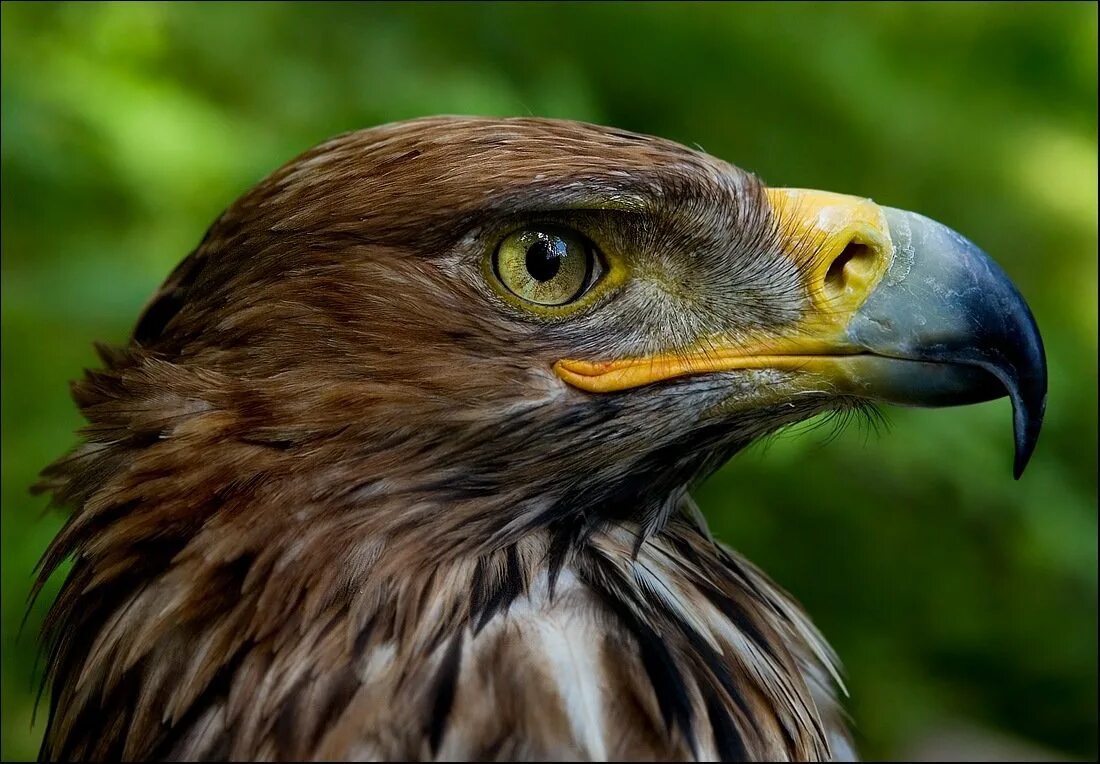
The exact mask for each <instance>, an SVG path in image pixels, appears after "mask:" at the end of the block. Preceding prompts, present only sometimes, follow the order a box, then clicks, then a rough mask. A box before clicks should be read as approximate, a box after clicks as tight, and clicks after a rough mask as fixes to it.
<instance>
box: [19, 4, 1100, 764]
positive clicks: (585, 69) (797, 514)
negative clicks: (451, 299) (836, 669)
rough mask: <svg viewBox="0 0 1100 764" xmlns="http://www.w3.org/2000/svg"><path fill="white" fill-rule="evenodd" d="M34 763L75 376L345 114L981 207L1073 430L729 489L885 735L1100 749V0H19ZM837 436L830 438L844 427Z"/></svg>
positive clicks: (957, 223)
mask: <svg viewBox="0 0 1100 764" xmlns="http://www.w3.org/2000/svg"><path fill="white" fill-rule="evenodd" d="M2 42H3V54H2V55H3V59H2V60H3V108H2V119H3V124H2V127H3V141H2V144H3V147H2V153H3V176H2V181H3V194H2V214H3V242H2V249H3V269H2V276H3V293H2V296H3V357H2V368H3V511H2V521H3V528H2V533H0V541H2V551H3V608H2V616H3V620H2V625H0V632H2V633H0V636H2V645H3V684H2V700H3V727H2V733H3V751H2V753H3V757H4V758H5V759H8V758H19V757H28V756H32V755H33V754H34V753H35V752H36V747H37V740H38V737H39V736H40V735H41V729H42V719H41V716H42V715H41V713H40V714H39V718H38V721H37V724H35V725H33V726H32V707H33V701H34V690H35V686H36V679H35V676H36V674H35V672H36V668H35V645H34V641H35V640H34V636H35V631H36V629H37V627H38V625H39V623H40V621H41V617H42V613H43V611H44V609H45V606H46V604H47V602H48V600H49V598H50V595H51V594H52V592H54V591H55V590H56V581H55V582H53V586H50V587H47V591H46V594H45V595H44V596H43V597H42V600H41V601H40V602H39V603H38V604H36V605H35V606H34V608H33V609H32V611H31V613H30V616H29V619H28V623H27V626H26V627H25V628H24V629H23V630H22V633H20V621H21V619H22V617H23V613H24V609H25V603H26V596H27V592H28V589H29V585H30V581H31V575H32V574H31V571H32V568H33V567H34V564H35V561H36V560H37V558H38V556H39V554H40V553H41V552H42V549H43V548H44V546H45V545H46V543H47V541H48V540H49V538H50V537H51V535H52V534H53V533H54V532H55V530H56V529H57V527H58V526H59V524H60V522H61V519H62V518H61V517H60V514H59V513H46V514H43V509H44V504H45V502H44V500H42V499H40V498H32V497H30V496H29V495H28V493H27V486H28V485H29V484H30V483H31V482H32V481H33V480H34V477H35V474H36V472H37V471H38V469H40V468H41V467H42V466H43V465H45V464H46V463H47V462H48V461H50V460H51V459H53V458H54V457H56V456H57V455H59V454H60V453H61V452H62V451H64V450H65V449H66V448H67V447H68V446H69V445H71V444H72V443H73V442H75V436H74V435H73V431H74V429H75V428H76V427H77V426H78V425H79V424H80V420H79V417H78V415H77V413H76V411H75V409H74V407H73V405H72V404H71V402H70V401H69V399H68V397H67V395H66V388H65V382H66V380H67V379H70V378H73V377H75V376H77V375H78V374H79V372H80V369H81V368H82V367H83V366H85V365H90V364H92V363H94V357H93V353H92V349H91V343H92V341H93V340H96V339H104V340H109V341H114V342H121V341H123V340H124V339H125V338H126V336H127V333H128V331H129V329H130V328H131V324H132V321H133V320H134V319H135V318H136V315H137V312H138V310H139V308H140V306H141V305H142V304H143V302H144V300H145V299H146V297H147V296H148V295H149V294H150V293H151V292H152V290H153V289H154V287H155V286H156V285H157V284H158V283H159V282H160V281H161V280H162V279H163V278H164V277H165V276H166V275H167V273H168V271H169V270H170V269H171V267H172V266H173V265H174V263H176V262H177V261H178V260H179V259H180V258H182V257H183V256H184V255H185V254H186V253H187V252H188V251H189V250H190V248H191V247H192V246H193V245H194V244H195V243H196V242H197V241H198V240H199V238H200V237H201V236H202V233H203V231H204V230H205V227H206V226H207V225H208V224H209V223H210V222H211V221H212V220H213V219H214V217H215V216H216V215H217V214H218V213H219V212H220V211H221V209H222V208H223V207H225V206H226V205H227V204H228V203H229V202H230V201H232V200H233V199H234V198H235V197H236V196H237V195H238V194H239V193H240V192H242V191H243V190H244V189H246V188H247V187H248V186H250V185H251V184H252V183H254V182H255V181H257V180H258V179H259V178H261V177H262V176H263V175H264V174H266V173H267V172H269V171H270V170H272V169H273V168H274V167H276V166H277V165H279V164H281V163H282V162H283V161H285V160H286V159H288V158H290V157H291V156H293V155H295V154H296V153H298V152H299V151H301V150H303V149H304V148H306V147H308V146H310V145H311V144H313V143H315V142H317V141H319V140H321V139H323V138H325V137H328V136H330V135H332V134H334V133H338V132H341V131H344V130H348V129H353V128H358V127H363V126H369V125H374V124H377V123H380V122H385V121H390V120H396V119H403V118H407V117H414V116H420V115H425V114H437V113H478V114H498V115H504V114H537V115H544V116H555V117H570V118H576V119H584V120H589V121H593V122H600V123H605V124H610V125H616V126H620V127H624V128H629V129H634V130H639V131H643V132H648V133H654V134H657V135H662V136H666V137H669V138H674V139H677V140H680V141H683V142H685V143H689V144H692V145H699V146H701V147H705V149H706V150H707V151H709V152H711V153H713V154H716V155H718V156H720V157H723V158H725V159H728V160H730V161H732V162H734V163H736V164H739V165H741V166H743V167H746V168H749V169H752V170H753V171H755V172H757V173H758V174H760V175H761V176H762V177H763V178H764V179H765V180H766V181H768V182H770V183H773V184H779V185H787V186H809V187H819V188H827V189H831V190H836V191H844V192H849V193H856V194H862V195H867V196H873V197H874V198H875V199H877V200H878V201H880V202H883V203H888V204H890V205H893V206H898V207H904V208H908V209H914V210H918V211H920V212H923V213H925V214H928V215H930V216H932V217H935V218H937V219H939V220H942V221H943V222H945V223H947V224H949V225H951V226H952V227H954V228H957V229H959V230H961V231H964V232H965V233H966V234H967V235H968V236H970V237H971V238H973V239H974V240H975V241H977V242H978V243H979V244H980V245H982V246H983V247H984V248H985V249H987V250H988V251H989V252H991V253H993V255H994V256H995V257H996V258H997V259H998V260H999V261H1000V262H1001V263H1002V264H1003V265H1004V267H1005V269H1006V270H1007V271H1008V272H1009V274H1010V275H1011V276H1012V277H1013V278H1014V279H1015V280H1016V282H1017V283H1018V284H1019V285H1020V287H1021V289H1022V291H1023V292H1024V294H1025V295H1026V296H1027V297H1028V299H1029V300H1030V302H1031V304H1032V306H1033V308H1034V311H1035V314H1036V316H1037V318H1038V321H1039V325H1040V326H1041V327H1042V330H1043V333H1044V336H1045V338H1046V342H1047V351H1048V355H1049V361H1050V377H1051V390H1050V402H1049V407H1048V417H1047V424H1046V429H1045V431H1044V433H1043V437H1042V439H1041V440H1040V443H1039V448H1038V451H1037V452H1036V455H1035V458H1034V461H1033V462H1032V465H1031V468H1030V469H1029V471H1028V473H1027V474H1026V475H1025V476H1024V478H1023V479H1022V480H1021V481H1020V482H1018V483H1017V482H1014V481H1013V480H1012V476H1011V469H1010V462H1011V450H1012V449H1011V434H1010V428H1011V423H1010V415H1009V405H1008V403H1007V402H1006V401H999V402H995V403H989V404H985V405H982V406H977V407H971V408H967V409H959V410H946V411H908V410H906V411H891V412H889V414H890V421H891V427H890V431H889V432H888V433H881V434H875V433H868V432H866V431H865V430H860V429H859V428H849V429H848V430H847V431H845V432H843V433H840V434H838V435H837V437H835V438H831V439H830V438H827V437H825V436H824V435H823V434H822V432H821V431H817V432H813V431H811V432H805V431H804V430H806V429H807V428H805V427H803V428H796V429H801V430H803V432H801V433H799V432H796V433H794V434H788V435H784V436H782V437H780V438H778V439H776V440H774V441H773V442H771V443H770V444H769V445H768V446H766V447H759V448H755V449H753V450H751V451H750V452H749V453H747V454H745V455H743V456H742V457H740V458H739V459H738V460H735V463H733V464H732V465H730V466H728V467H726V468H725V469H723V470H722V471H721V472H720V473H719V474H718V475H717V476H715V477H714V478H713V479H712V480H711V481H709V482H708V483H707V484H706V485H705V486H704V487H703V488H702V489H701V490H700V491H699V499H700V503H701V504H702V505H703V507H704V508H705V510H706V511H707V514H708V515H709V517H710V518H711V521H712V524H713V527H714V528H715V530H716V531H717V533H718V534H719V535H720V536H721V537H722V538H723V539H725V540H727V541H728V542H730V543H731V544H733V545H735V546H737V547H738V548H739V549H741V550H742V551H744V552H745V553H746V554H748V556H749V557H750V558H751V559H753V560H755V561H756V562H757V563H758V564H760V565H761V566H762V567H763V568H764V569H765V570H768V571H769V572H770V573H771V574H772V575H773V576H774V577H775V578H776V579H777V580H778V581H780V582H781V583H782V584H783V585H785V586H786V587H788V588H789V589H790V590H792V591H793V592H794V593H795V594H796V595H797V596H798V597H799V598H800V599H801V600H802V601H803V602H804V603H805V604H806V606H807V607H808V609H809V611H810V612H811V613H812V614H813V616H814V617H815V619H816V620H817V622H818V623H819V624H820V626H821V627H822V628H823V630H824V632H825V633H826V634H827V635H828V636H829V637H830V639H831V641H832V642H833V644H834V645H835V646H836V648H837V650H838V651H839V653H840V655H841V656H842V657H843V659H844V661H845V664H846V666H847V671H848V686H849V689H850V691H851V699H850V708H851V712H852V716H853V718H854V720H855V727H856V732H857V736H858V739H859V744H860V746H861V748H862V750H863V752H864V753H865V754H866V755H868V756H884V755H890V754H891V752H895V751H898V750H900V749H899V746H901V745H904V741H905V740H906V739H907V738H908V737H909V736H910V735H912V734H915V733H916V732H917V731H919V730H921V729H924V728H926V727H927V726H928V725H930V724H936V723H937V721H938V720H943V719H960V718H962V719H968V720H974V721H976V722H978V723H980V724H982V725H988V726H993V727H997V728H1001V729H1004V730H1009V731H1012V732H1013V733H1014V734H1017V735H1021V736H1025V737H1028V738H1030V739H1032V740H1034V741H1038V742H1040V743H1042V744H1045V745H1047V746H1050V747H1053V748H1055V749H1057V750H1061V751H1064V752H1067V753H1070V754H1075V755H1078V756H1087V757H1093V756H1095V755H1096V745H1097V738H1096V736H1097V731H1096V730H1097V726H1096V725H1097V721H1096V720H1097V696H1096V677H1097V671H1096V661H1097V657H1096V647H1097V630H1096V627H1097V621H1096V617H1097V599H1096V598H1097V567H1096V563H1097V535H1096V534H1097V526H1096V498H1097V467H1096V457H1097V426H1096V424H1097V411H1096V405H1097V398H1096V396H1097V374H1096V372H1097V367H1096V363H1097V312H1096V307H1097V282H1096V279H1097V170H1096V168H1097V143H1096V125H1097V100H1096V96H1097V89H1096V84H1097V80H1096V76H1097V75H1096V65H1097V53H1096V51H1097V48H1096V43H1097V8H1096V5H1094V4H1074V5H1059V4H1054V3H1037V4H1029V5H1012V6H1006V5H996V4H953V3H952V4H916V5H908V4H905V5H898V4H890V3H868V4H858V5H847V4H820V5H801V4H779V5H767V6H756V5H742V4H736V5H711V4H706V5H694V4H683V5H681V4H677V5H664V4H646V5H624V4H562V5H550V4H545V5H544V4H522V5H491V6H490V5H466V4H446V5H444V4H439V5H401V6H388V5H316V4H309V5H306V4H301V5H267V4H242V5H207V4H202V5H201V6H200V5H198V4H196V5H189V4H176V5H145V4H130V3H126V4H103V5H101V4H79V5H77V4H74V5H64V4H62V5H38V4H11V3H5V4H4V5H3V8H2ZM826 432H827V431H826Z"/></svg>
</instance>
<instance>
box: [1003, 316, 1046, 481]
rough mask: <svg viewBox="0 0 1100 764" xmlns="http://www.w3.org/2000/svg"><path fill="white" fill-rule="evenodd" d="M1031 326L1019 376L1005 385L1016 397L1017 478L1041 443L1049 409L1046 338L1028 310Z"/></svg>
mask: <svg viewBox="0 0 1100 764" xmlns="http://www.w3.org/2000/svg"><path fill="white" fill-rule="evenodd" d="M1024 325H1025V326H1026V327H1028V328H1029V329H1030V331H1028V332H1026V333H1025V334H1026V336H1025V337H1024V338H1022V341H1021V344H1020V346H1019V348H1020V351H1021V353H1020V354H1021V356H1022V357H1021V359H1020V365H1019V366H1017V375H1015V378H1009V379H1005V380H1004V382H1005V386H1006V387H1007V388H1008V394H1009V396H1010V397H1011V399H1012V418H1013V430H1014V432H1015V435H1016V457H1015V462H1014V464H1013V468H1012V474H1013V477H1015V478H1016V479H1017V480H1019V479H1020V476H1021V475H1023V474H1024V469H1025V468H1026V467H1027V465H1028V462H1029V461H1030V460H1031V455H1032V454H1033V453H1034V452H1035V445H1036V444H1037V443H1038V442H1039V430H1041V429H1042V426H1043V416H1044V415H1045V414H1046V408H1047V361H1046V352H1045V351H1044V349H1043V340H1042V338H1041V337H1040V335H1039V329H1038V327H1037V326H1036V325H1035V319H1034V317H1033V316H1032V315H1031V311H1030V310H1028V311H1027V321H1026V322H1025V324H1024Z"/></svg>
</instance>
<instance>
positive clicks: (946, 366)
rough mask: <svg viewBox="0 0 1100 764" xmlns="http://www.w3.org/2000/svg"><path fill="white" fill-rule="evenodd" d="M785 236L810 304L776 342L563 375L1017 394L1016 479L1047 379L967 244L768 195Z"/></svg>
mask: <svg viewBox="0 0 1100 764" xmlns="http://www.w3.org/2000/svg"><path fill="white" fill-rule="evenodd" d="M767 193H768V200H769V202H770V203H771V205H772V208H773V210H774V212H775V215H776V218H777V221H778V223H779V226H780V228H781V229H782V230H783V231H784V232H785V234H786V236H787V238H788V240H790V241H793V242H802V243H805V242H812V243H813V247H814V250H815V253H816V254H815V256H814V257H813V258H812V262H811V263H809V264H806V265H805V266H804V267H803V270H804V272H805V274H806V278H807V281H808V292H809V294H810V301H811V303H812V307H811V308H810V309H809V310H807V312H806V315H805V316H804V318H803V319H802V321H800V322H799V325H798V326H796V327H790V328H788V329H787V330H785V331H783V332H782V333H779V334H777V335H776V336H763V335H757V336H753V337H738V338H736V341H733V340H731V339H729V338H720V337H718V338H708V339H707V340H706V341H705V342H701V343H700V346H699V347H698V348H696V349H686V350H682V351H679V352H676V353H669V354H667V355H661V356H651V357H647V358H634V359H619V360H612V361H596V362H593V361H581V360H562V361H559V362H558V363H556V364H555V366H554V369H555V371H556V372H557V374H558V375H559V376H560V377H561V378H562V379H563V380H565V381H566V382H568V383H569V384H571V385H573V386H575V387H578V388H580V389H582V390H586V391H589V392H612V391H616V390H625V389H629V388H632V387H637V386H639V385H643V384H648V383H651V382H657V381H660V380H665V379H671V378H674V377H680V376H685V375H689V374H700V373H706V372H719V371H731V370H735V369H754V368H755V369H767V368H771V369H784V370H792V371H800V372H804V373H805V377H806V378H807V379H809V380H813V384H819V382H820V381H826V382H827V383H828V384H829V385H831V387H832V389H833V390H835V391H836V392H837V393H838V394H844V395H852V396H858V397H862V398H867V399H871V400H876V401H883V402H888V403H895V404H901V405H908V406H952V405H959V404H966V403H977V402H979V401H985V400H991V399H993V398H999V397H1001V396H1003V395H1005V394H1007V395H1008V396H1009V397H1010V398H1011V399H1012V406H1013V412H1014V428H1015V436H1016V438H1015V440H1016V455H1015V465H1014V470H1013V473H1014V475H1015V476H1016V477H1017V478H1019V477H1020V475H1021V474H1022V473H1023V470H1024V467H1025V466H1026V465H1027V462H1028V460H1029V459H1030V457H1031V454H1032V452H1033V451H1034V449H1035V444H1036V441H1037V440H1038V437H1039V429H1040V426H1041V425H1042V421H1043V413H1044V409H1045V407H1046V392H1047V373H1046V359H1045V356H1044V352H1043V342H1042V338H1041V337H1040V336H1039V329H1038V327H1037V326H1036V325H1035V318H1034V317H1033V316H1032V315H1031V311H1030V309H1029V308H1028V306H1027V303H1026V302H1024V299H1023V297H1021V296H1020V293H1019V291H1017V289H1016V287H1015V286H1014V285H1013V284H1012V282H1011V281H1009V279H1008V277H1007V276H1006V275H1005V273H1004V271H1002V270H1001V269H1000V268H999V267H998V266H997V264H996V263H994V262H993V261H992V260H991V259H990V258H989V257H988V256H987V255H986V254H985V253H984V252H982V251H981V250H980V249H979V248H978V247H977V246H975V245H974V244H973V243H972V242H970V241H969V240H968V239H966V238H964V237H963V236H961V235H959V234H958V233H956V232H955V231H953V230H951V229H950V228H947V227H946V226H944V225H942V224H940V223H937V222H936V221H934V220H930V219H929V218H926V217H924V216H923V215H918V214H916V213H913V212H906V211H904V210H898V209H893V208H890V207H880V206H878V205H877V204H875V203H874V202H872V201H870V200H868V199H861V198H857V197H851V196H843V195H840V194H831V193H826V192H821V191H808V190H803V189H768V192H767Z"/></svg>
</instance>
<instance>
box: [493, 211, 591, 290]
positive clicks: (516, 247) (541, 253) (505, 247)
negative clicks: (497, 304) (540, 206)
mask: <svg viewBox="0 0 1100 764" xmlns="http://www.w3.org/2000/svg"><path fill="white" fill-rule="evenodd" d="M594 261H595V256H594V255H593V252H592V247H591V246H590V245H589V244H588V243H587V242H586V241H585V240H584V238H583V237H581V236H580V235H579V234H576V233H573V232H571V231H567V230H561V229H551V228H527V229H523V230H521V231H516V232H515V233H513V234H511V235H510V236H509V237H508V238H506V239H505V240H504V241H503V242H501V244H500V247H499V248H498V249H497V252H496V256H495V258H494V261H493V264H494V270H495V271H496V275H497V278H499V279H500V282H501V283H502V284H504V286H505V287H507V289H508V290H509V291H510V292H512V293H513V294H515V295H516V296H517V297H520V298H522V299H524V300H526V301H528V302H531V303H535V304H536V305H551V306H553V305H565V304H567V303H570V302H572V301H574V300H576V299H577V298H578V297H580V296H581V295H582V294H583V293H584V292H585V290H586V289H587V288H588V286H589V284H590V282H591V281H592V273H593V267H594Z"/></svg>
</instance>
